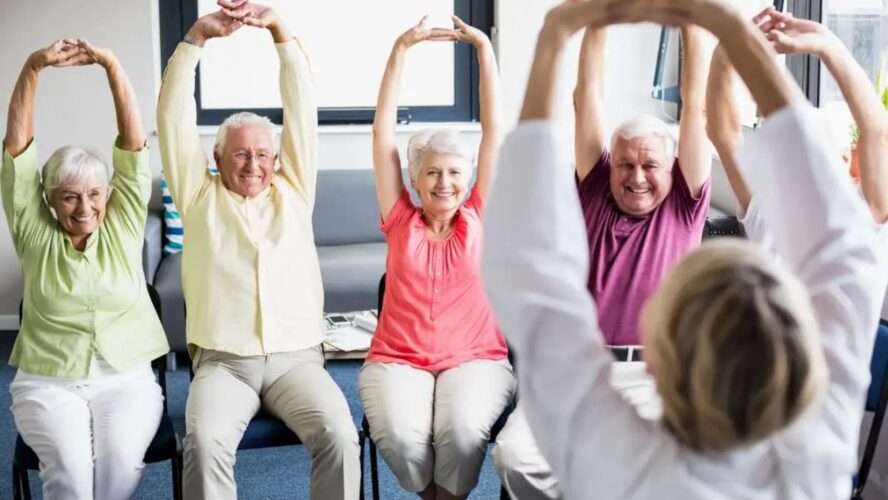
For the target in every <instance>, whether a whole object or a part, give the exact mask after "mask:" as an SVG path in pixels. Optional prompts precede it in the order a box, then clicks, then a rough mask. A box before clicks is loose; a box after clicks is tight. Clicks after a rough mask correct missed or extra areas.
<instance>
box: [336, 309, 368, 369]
mask: <svg viewBox="0 0 888 500" xmlns="http://www.w3.org/2000/svg"><path fill="white" fill-rule="evenodd" d="M327 316H331V315H327ZM335 316H345V317H346V318H348V319H349V321H350V324H347V325H345V326H339V327H328V328H327V330H326V331H325V336H324V357H325V358H326V359H364V358H366V357H367V351H368V350H369V349H370V341H371V340H372V339H373V332H372V331H370V330H369V328H374V329H375V322H376V315H375V311H352V312H347V313H341V314H335ZM356 324H360V325H361V326H357V325H356Z"/></svg>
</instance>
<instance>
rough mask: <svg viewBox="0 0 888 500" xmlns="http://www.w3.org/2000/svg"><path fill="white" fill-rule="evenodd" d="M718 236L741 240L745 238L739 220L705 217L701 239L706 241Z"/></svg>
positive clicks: (730, 217) (729, 217) (734, 218)
mask: <svg viewBox="0 0 888 500" xmlns="http://www.w3.org/2000/svg"><path fill="white" fill-rule="evenodd" d="M719 236H734V237H738V238H742V237H744V236H746V233H745V232H744V231H743V225H742V224H740V220H739V219H737V218H736V217H733V216H724V217H707V218H706V224H705V226H704V229H703V239H704V240H708V239H709V238H716V237H719Z"/></svg>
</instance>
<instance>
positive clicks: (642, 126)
mask: <svg viewBox="0 0 888 500" xmlns="http://www.w3.org/2000/svg"><path fill="white" fill-rule="evenodd" d="M645 137H659V138H660V139H663V145H664V146H665V151H666V159H667V161H668V160H673V159H675V156H676V149H677V144H676V139H675V135H674V134H673V133H672V130H670V128H669V125H667V124H666V122H664V121H663V120H661V119H659V118H657V117H655V116H651V115H639V116H636V117H635V118H632V119H630V120H628V121H626V122H624V123H623V124H622V125H620V126H619V127H617V129H616V130H614V133H613V135H612V136H611V143H610V150H611V153H613V152H614V150H615V149H616V146H617V140H619V139H623V140H630V139H639V138H645ZM665 166H667V167H671V166H672V164H671V163H670V164H668V165H665Z"/></svg>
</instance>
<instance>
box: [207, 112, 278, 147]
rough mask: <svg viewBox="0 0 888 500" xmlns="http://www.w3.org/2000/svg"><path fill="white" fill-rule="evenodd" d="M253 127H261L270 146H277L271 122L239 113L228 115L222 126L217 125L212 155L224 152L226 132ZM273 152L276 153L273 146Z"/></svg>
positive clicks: (263, 117)
mask: <svg viewBox="0 0 888 500" xmlns="http://www.w3.org/2000/svg"><path fill="white" fill-rule="evenodd" d="M253 125H257V126H260V127H263V128H264V129H265V130H266V131H267V132H268V136H269V137H271V142H272V144H277V138H276V137H275V130H274V124H273V123H271V120H269V119H268V118H267V117H265V116H260V115H257V114H256V113H250V112H249V111H241V112H240V113H234V114H233V115H230V116H229V117H228V118H226V119H225V121H223V122H222V125H219V130H217V131H216V144H215V145H214V146H213V153H215V154H217V155H219V156H221V155H222V153H223V152H225V142H226V141H227V140H228V131H229V130H230V129H233V128H241V127H246V126H253ZM275 152H277V146H275Z"/></svg>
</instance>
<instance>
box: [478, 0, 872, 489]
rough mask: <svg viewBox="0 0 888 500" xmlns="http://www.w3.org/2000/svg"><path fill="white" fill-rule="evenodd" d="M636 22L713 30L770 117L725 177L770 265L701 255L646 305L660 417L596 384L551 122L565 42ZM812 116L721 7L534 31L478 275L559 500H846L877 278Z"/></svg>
mask: <svg viewBox="0 0 888 500" xmlns="http://www.w3.org/2000/svg"><path fill="white" fill-rule="evenodd" d="M644 21H649V22H657V23H662V24H668V25H679V26H682V25H687V24H695V25H698V26H701V27H702V28H704V29H706V30H708V31H710V32H712V33H713V34H714V35H715V36H716V37H717V38H718V39H719V40H720V42H721V44H722V47H723V48H724V50H725V51H726V53H727V54H728V57H729V58H730V59H731V61H732V63H733V64H734V66H735V67H736V68H737V71H738V73H739V74H740V76H741V77H742V78H743V80H744V81H745V83H746V85H747V86H748V87H749V88H750V90H751V92H752V95H753V97H754V99H755V101H756V103H757V104H758V107H759V109H760V110H761V112H762V114H763V116H765V117H766V122H765V124H764V125H763V126H762V127H761V129H760V130H759V131H758V133H756V134H755V136H754V137H752V139H750V140H749V141H748V144H747V145H746V146H745V147H744V148H743V149H742V151H741V155H740V158H739V159H738V163H739V165H740V166H741V168H743V169H744V170H743V173H744V178H745V179H746V180H747V182H748V183H749V185H750V188H751V191H752V192H754V193H756V195H757V196H758V197H759V200H760V203H761V210H762V214H763V216H764V217H766V218H767V219H768V221H769V224H770V226H771V227H772V228H773V229H774V244H775V248H776V250H777V251H778V252H779V254H780V255H781V259H779V260H778V259H773V258H769V257H768V256H766V255H765V254H764V253H763V252H762V251H761V250H760V249H759V247H757V246H756V245H754V244H752V243H749V242H745V241H742V240H731V241H717V242H712V243H706V244H704V245H703V246H702V247H701V248H699V249H698V250H696V251H694V252H692V253H691V254H689V255H688V256H687V257H685V258H684V259H683V260H682V261H681V262H680V263H679V264H678V266H677V267H676V269H674V270H673V272H672V273H670V274H669V275H668V276H667V277H666V279H665V280H664V282H663V283H662V284H661V286H660V287H659V289H658V290H657V292H656V293H655V294H654V295H653V297H652V298H651V299H650V301H649V302H648V303H647V304H646V305H645V306H644V308H643V310H642V318H641V325H642V340H643V343H644V345H645V361H646V362H647V363H648V367H649V370H650V371H651V372H652V374H653V376H654V378H655V380H656V382H657V390H658V392H659V394H660V396H661V398H662V400H663V417H662V419H661V420H660V421H657V422H652V421H647V420H644V419H642V418H641V417H640V416H638V414H637V413H636V412H635V410H634V409H633V408H632V406H631V404H630V403H628V402H626V401H625V400H624V399H623V398H622V397H621V396H620V395H619V394H618V393H617V392H616V391H615V390H614V389H612V388H611V387H610V385H609V384H608V383H607V379H608V374H609V371H610V367H611V364H612V363H614V360H613V357H612V356H611V355H610V353H609V352H608V351H607V349H606V348H605V347H604V345H603V342H602V336H601V333H600V330H599V328H598V325H597V322H596V311H595V305H594V302H593V301H592V300H591V297H590V296H589V293H588V291H587V290H586V286H585V277H586V271H587V269H588V250H587V248H586V232H585V230H584V227H583V220H582V216H581V212H580V205H579V201H578V199H577V196H576V194H575V193H576V186H575V180H574V174H573V169H572V167H571V158H570V152H569V150H568V146H567V145H566V144H565V141H564V137H566V134H564V133H563V131H561V130H559V129H558V127H556V126H555V125H554V124H553V123H552V115H553V102H554V94H555V92H554V87H555V80H556V75H557V74H558V69H559V66H560V62H561V57H562V56H563V51H564V50H563V49H564V46H565V45H566V44H567V41H568V39H569V38H570V36H571V35H572V34H573V33H575V32H576V31H578V30H580V29H581V28H584V27H588V26H592V27H600V26H605V25H609V24H615V23H625V22H644ZM813 120H814V112H813V110H812V108H811V107H810V106H809V105H808V104H806V103H805V101H804V98H803V97H802V95H801V93H800V92H799V90H798V88H797V87H796V86H795V85H794V84H793V83H792V82H791V81H790V80H789V79H788V77H787V76H786V75H785V71H784V70H783V69H782V68H781V67H780V66H779V65H778V64H777V62H776V61H775V60H774V52H773V49H772V48H771V47H770V46H769V45H768V42H767V40H766V39H765V38H764V36H763V35H762V34H761V32H760V31H759V30H758V29H757V28H756V27H755V26H754V25H753V24H752V23H750V22H749V21H748V20H746V19H743V18H742V16H741V14H740V13H739V12H737V11H736V9H735V8H734V7H732V6H730V5H729V4H727V3H726V2H722V1H719V0H647V1H643V0H587V1H583V2H575V1H567V2H564V3H562V4H560V5H559V6H557V7H556V8H554V9H553V10H552V11H551V12H550V13H549V14H548V16H547V17H546V22H545V25H544V27H543V29H542V31H541V33H540V36H539V40H538V43H537V48H536V56H535V60H534V63H533V66H532V69H531V74H530V80H529V82H528V88H527V94H526V97H525V101H524V107H523V110H522V113H521V121H520V124H519V125H518V127H517V129H516V130H515V131H513V132H512V133H511V134H510V136H509V137H508V139H507V140H506V142H505V144H504V146H503V148H502V150H501V153H500V154H501V167H500V170H499V172H500V175H499V176H498V178H497V180H496V182H495V184H494V187H493V192H492V194H491V199H490V204H489V209H488V218H487V224H486V225H485V227H486V230H487V234H486V241H487V249H486V253H485V256H484V259H483V264H482V267H483V270H484V273H485V278H486V284H487V288H488V293H489V294H490V297H491V301H492V303H493V307H494V311H495V313H496V315H497V318H499V320H500V323H501V325H502V329H503V332H504V333H505V335H506V337H507V339H509V341H510V344H511V346H512V347H513V350H514V352H515V354H516V367H517V370H518V377H519V385H520V387H521V398H522V402H523V404H524V409H525V411H526V415H527V419H528V422H529V424H530V427H531V430H532V431H533V432H534V435H535V437H536V441H537V444H538V445H539V447H540V449H541V451H542V452H543V455H544V456H545V458H546V459H547V461H548V462H549V464H550V465H551V466H552V469H553V471H554V473H555V476H556V477H557V478H558V481H559V486H560V488H561V490H562V492H563V493H564V496H565V498H588V497H589V496H590V495H592V494H594V495H595V496H596V497H597V498H620V499H642V498H645V499H646V498H658V499H659V498H669V499H673V498H674V499H683V500H687V499H701V500H702V499H705V500H717V499H743V498H756V499H774V500H777V499H780V500H796V499H813V498H818V499H819V498H847V497H848V496H849V494H850V492H851V477H852V475H853V474H854V471H855V469H856V463H857V460H856V448H857V441H858V433H859V425H860V420H861V417H862V413H863V403H864V396H865V391H866V388H867V384H868V379H869V372H868V363H867V361H868V359H869V356H870V353H871V350H872V346H873V337H874V334H875V330H876V328H875V327H876V323H877V318H878V308H879V305H880V303H881V299H882V291H883V290H884V288H885V284H886V280H888V278H886V276H885V272H884V267H883V266H882V263H881V262H880V255H879V253H878V251H877V249H876V234H875V231H874V229H873V227H872V224H871V223H869V222H868V220H866V217H865V216H866V213H867V209H866V207H865V205H864V204H863V201H862V200H861V199H860V197H859V196H857V195H856V193H855V192H854V188H853V185H852V183H851V182H850V180H849V179H848V178H847V176H843V175H840V174H839V173H838V172H837V169H835V168H829V167H828V166H829V165H830V164H831V163H833V162H835V161H838V156H837V155H836V153H835V151H833V150H831V149H830V148H829V146H828V144H829V142H828V141H826V140H824V138H823V134H822V132H821V129H820V127H817V126H815V125H814V124H813V123H812V122H813ZM785 200H792V203H786V201H785ZM516 220H519V221H521V223H522V226H521V230H520V231H516V230H515V229H514V221H516ZM565 346H569V348H565Z"/></svg>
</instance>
